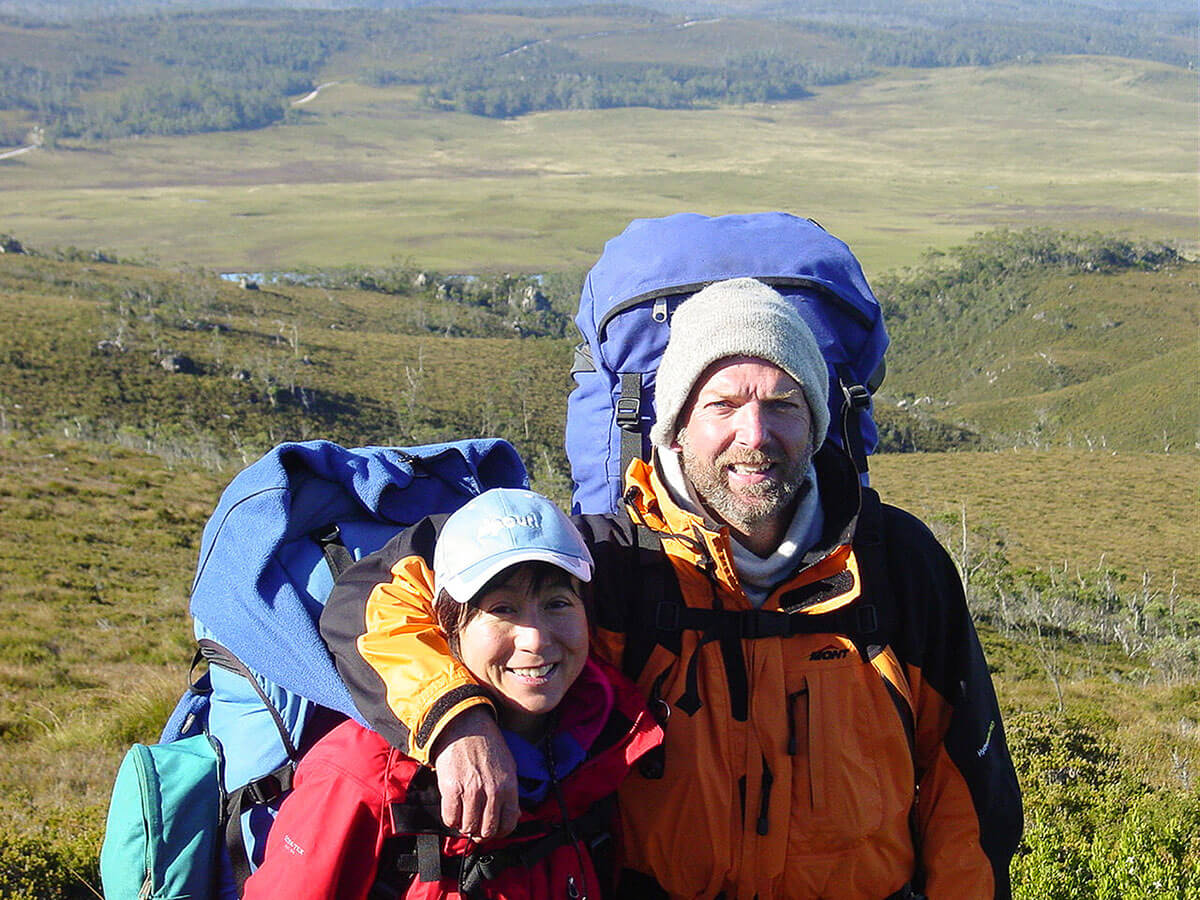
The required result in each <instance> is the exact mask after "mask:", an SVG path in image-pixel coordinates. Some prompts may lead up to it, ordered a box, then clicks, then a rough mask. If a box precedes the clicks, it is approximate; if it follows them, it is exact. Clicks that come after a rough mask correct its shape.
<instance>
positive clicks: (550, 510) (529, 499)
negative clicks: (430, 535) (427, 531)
mask: <svg viewBox="0 0 1200 900" xmlns="http://www.w3.org/2000/svg"><path fill="white" fill-rule="evenodd" d="M523 562H546V563H550V564H551V565H554V566H558V567H559V568H560V569H563V570H564V571H566V572H569V573H570V574H572V575H574V576H575V577H576V578H578V579H579V580H580V581H590V580H591V578H592V554H591V553H590V552H589V551H588V548H587V545H586V544H585V543H584V542H583V538H582V537H581V536H580V534H579V531H578V530H577V529H576V528H575V526H574V525H572V524H571V520H570V519H568V518H567V516H566V514H565V513H563V511H562V510H561V509H559V508H558V507H557V506H555V505H554V504H553V503H551V502H550V501H549V500H548V499H546V498H545V497H543V496H542V495H541V494H537V493H534V492H533V491H524V490H519V489H517V488H493V489H492V490H490V491H484V492H483V493H482V494H480V495H479V496H477V497H474V498H472V499H471V500H470V501H468V502H467V503H466V504H465V505H463V506H462V507H461V508H459V510H458V511H457V512H455V513H453V514H452V515H451V516H450V518H448V519H446V521H445V523H444V524H443V525H442V530H441V533H440V534H439V535H438V540H437V546H436V547H435V548H434V551H433V582H434V590H435V592H436V594H440V593H441V592H442V591H443V590H444V591H446V592H447V593H449V594H450V596H451V597H453V598H454V599H455V600H457V601H458V602H459V603H466V602H468V601H470V600H471V599H472V598H473V597H474V596H475V595H476V594H478V593H479V591H480V590H482V588H483V586H484V585H485V584H487V583H488V581H490V580H491V579H492V578H494V577H495V576H496V575H497V574H499V573H500V572H501V571H502V570H504V569H507V568H509V567H510V566H515V565H517V564H518V563H523Z"/></svg>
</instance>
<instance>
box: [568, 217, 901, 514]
mask: <svg viewBox="0 0 1200 900" xmlns="http://www.w3.org/2000/svg"><path fill="white" fill-rule="evenodd" d="M744 276H748V277H752V278H757V279H759V280H760V281H763V282H765V283H767V284H769V285H771V286H772V287H774V288H775V289H776V290H777V291H779V292H780V293H781V294H783V295H784V296H785V297H789V298H791V299H792V300H793V301H794V302H795V303H796V306H797V308H798V309H799V311H800V314H801V315H802V316H803V317H804V320H805V321H806V322H807V323H808V325H809V326H810V327H811V328H812V330H813V334H815V335H816V338H817V342H818V343H819V344H820V345H821V350H822V352H823V353H824V355H825V361H826V363H827V364H828V366H829V374H830V379H829V386H830V392H829V408H830V411H831V413H832V421H833V422H834V423H839V424H840V425H841V427H840V428H838V427H833V428H831V429H830V436H831V437H832V438H833V439H834V440H835V441H837V442H838V443H840V444H842V446H844V447H845V448H846V449H847V450H848V451H849V452H850V453H851V455H852V456H853V457H854V458H855V461H856V463H857V464H858V467H859V471H860V473H861V477H862V479H863V482H864V483H866V479H867V463H866V456H867V454H869V453H871V452H872V451H873V450H874V449H875V446H876V443H877V441H878V433H877V431H876V428H875V423H874V420H873V419H872V418H871V394H872V393H873V392H874V391H875V389H876V388H878V386H879V384H880V382H882V380H883V355H884V351H885V350H886V349H887V344H888V338H887V333H886V331H885V330H884V326H883V315H882V312H881V310H880V308H879V302H878V301H877V300H876V299H875V296H874V294H872V293H871V288H870V287H869V286H868V285H867V280H866V278H865V277H864V275H863V271H862V267H861V266H860V265H859V263H858V260H857V259H855V258H854V255H853V254H852V253H851V252H850V249H849V248H848V247H847V246H846V245H845V244H844V243H842V242H841V241H840V240H838V239H837V238H835V237H833V235H831V234H829V233H828V232H826V231H825V230H824V229H823V228H821V226H820V225H818V224H816V223H815V222H813V221H812V220H811V219H802V218H798V217H796V216H792V215H788V214H787V213H782V212H767V213H756V214H752V215H743V216H717V217H714V218H709V217H707V216H701V215H696V214H693V213H680V214H678V215H673V216H667V217H666V218H663V219H636V220H634V221H633V222H632V223H630V225H629V227H628V228H626V229H625V231H623V232H622V233H621V234H619V235H618V236H617V237H615V238H613V239H612V240H610V241H609V242H608V243H607V244H606V245H605V247H604V253H603V254H602V255H601V256H600V259H599V260H598V261H597V262H596V264H595V266H593V267H592V270H591V272H589V273H588V277H587V280H586V281H585V282H584V285H583V293H582V295H581V296H580V299H579V313H578V315H577V316H576V319H575V323H576V325H578V327H579V330H580V332H581V333H582V335H583V342H582V343H580V345H579V346H578V347H577V348H576V354H575V363H574V365H573V366H572V370H571V374H572V375H573V376H574V378H575V385H576V386H575V389H574V390H573V391H572V392H571V396H570V398H569V399H568V401H567V438H566V443H567V457H568V459H569V460H570V462H571V474H572V477H573V479H574V481H575V494H574V509H575V511H576V512H583V513H607V512H614V511H616V510H618V509H620V508H621V480H622V477H623V476H624V473H625V469H626V468H627V467H628V465H629V463H630V461H631V460H632V459H633V458H634V457H635V456H640V457H641V458H643V459H649V454H650V443H649V433H650V426H651V425H653V424H654V381H655V372H656V370H657V369H658V361H659V359H660V358H661V357H662V352H663V349H664V348H665V347H666V344H667V336H668V334H669V332H670V323H671V314H672V312H673V311H674V309H675V308H676V307H677V306H678V305H679V304H680V303H682V302H683V301H684V300H686V299H687V298H688V297H690V296H691V295H692V294H694V293H695V292H696V291H698V290H700V289H701V288H703V287H705V286H706V285H709V284H712V283H713V282H714V281H723V280H724V279H727V278H737V277H744Z"/></svg>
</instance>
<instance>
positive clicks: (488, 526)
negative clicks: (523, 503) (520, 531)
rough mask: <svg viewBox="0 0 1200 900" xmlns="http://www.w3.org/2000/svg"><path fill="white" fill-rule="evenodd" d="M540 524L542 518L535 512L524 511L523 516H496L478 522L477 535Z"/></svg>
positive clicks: (485, 535)
mask: <svg viewBox="0 0 1200 900" xmlns="http://www.w3.org/2000/svg"><path fill="white" fill-rule="evenodd" d="M541 524H542V520H541V518H540V517H539V516H538V515H537V513H526V514H525V515H523V516H498V517H497V518H495V519H488V520H487V521H486V522H482V523H481V524H480V526H479V536H480V537H481V538H485V537H491V536H492V535H495V534H499V533H500V531H501V530H502V529H506V528H510V529H511V528H538V527H540V526H541Z"/></svg>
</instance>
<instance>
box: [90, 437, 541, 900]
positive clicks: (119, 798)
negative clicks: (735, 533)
mask: <svg viewBox="0 0 1200 900" xmlns="http://www.w3.org/2000/svg"><path fill="white" fill-rule="evenodd" d="M527 486H528V477H527V475H526V472H525V467H524V465H523V464H522V463H521V460H520V457H519V456H518V455H517V453H516V451H515V450H514V449H513V448H512V446H511V445H509V444H508V443H506V442H505V441H502V440H472V441H459V442H454V443H448V444H438V445H433V446H426V447H417V448H412V449H401V448H388V447H367V448H362V449H346V448H344V447H340V446H338V445H336V444H332V443H329V442H326V441H311V442H305V443H289V444H281V445H280V446H278V447H276V448H274V449H273V450H271V451H270V452H269V453H267V454H266V455H265V456H264V457H263V458H262V459H260V460H258V461H257V462H255V463H254V464H252V465H251V466H249V467H247V468H246V469H244V470H243V471H242V472H240V473H239V474H238V475H237V476H236V477H235V478H234V479H233V481H232V482H231V483H230V485H229V487H228V488H226V490H225V491H224V493H223V494H222V496H221V499H220V502H219V503H218V505H217V508H216V511H215V512H214V513H213V515H212V516H211V517H210V518H209V520H208V523H207V524H206V526H205V528H204V536H203V539H202V542H201V546H200V560H199V564H198V566H197V569H196V578H195V580H194V582H193V584H192V594H191V612H192V615H193V617H194V619H195V631H196V636H197V639H198V644H199V648H200V649H199V650H198V651H197V657H196V659H195V660H194V661H193V669H194V668H195V665H196V663H197V662H199V661H200V659H205V660H207V662H208V663H209V666H208V671H207V672H205V673H204V674H203V675H202V676H201V677H199V678H198V679H195V680H194V681H193V683H192V685H191V687H190V688H189V689H188V690H187V692H186V693H185V694H184V695H183V697H182V698H181V699H180V701H179V703H178V704H177V706H176V708H175V711H174V712H173V713H172V715H171V717H170V719H169V720H168V722H167V724H166V727H165V728H164V730H163V734H162V736H161V738H160V741H159V743H158V744H155V745H150V746H146V745H136V746H135V747H134V748H133V749H131V750H130V752H129V754H128V755H127V756H126V759H125V761H124V762H123V763H122V767H121V770H120V772H119V773H118V777H117V781H116V784H115V786H114V790H113V798H112V803H111V804H110V806H109V816H108V828H107V830H106V833H105V840H104V846H103V848H102V851H101V879H102V881H103V884H104V890H105V896H106V897H108V898H109V900H124V898H135V897H137V898H141V897H147V898H163V900H165V898H183V897H187V898H189V900H205V898H208V897H234V896H237V895H238V894H239V893H240V887H241V884H242V883H244V881H245V879H246V878H248V877H249V875H250V872H251V871H252V870H253V868H255V867H256V866H257V864H258V863H259V862H261V855H262V851H263V849H264V847H265V844H266V835H267V831H268V830H269V828H270V826H271V823H272V822H273V821H274V816H275V812H276V811H277V810H278V808H279V804H280V803H281V802H282V800H283V798H284V796H286V795H287V793H288V792H289V790H290V788H291V777H292V773H293V771H294V770H295V767H296V763H297V762H298V761H299V759H300V757H301V755H302V754H303V752H304V751H305V750H306V749H307V747H308V746H310V745H311V744H312V743H313V742H314V741H315V740H316V739H318V738H319V737H320V736H321V735H322V734H324V732H325V731H326V730H328V728H329V727H331V725H332V724H334V723H336V722H337V721H340V720H342V719H344V718H345V717H352V718H355V719H358V720H359V721H360V722H361V721H362V718H361V716H360V715H359V714H358V712H357V710H356V709H355V708H354V704H353V703H352V701H351V699H350V695H349V693H348V691H347V690H346V687H345V685H343V684H342V681H341V678H340V677H339V676H338V673H337V670H336V668H335V666H334V662H333V659H332V657H331V656H330V654H329V651H328V649H327V648H326V647H325V644H324V642H323V641H322V639H321V636H320V632H319V630H318V625H317V622H318V619H319V617H320V614H321V610H322V609H323V608H324V604H325V599H326V597H327V596H328V594H329V591H330V589H331V588H332V587H333V582H334V579H335V577H336V575H337V574H338V573H339V572H340V571H341V570H342V569H344V568H345V567H346V566H348V565H350V564H351V563H352V562H354V561H355V560H357V559H361V558H362V557H363V556H365V555H366V554H368V553H371V552H373V551H374V550H377V549H378V548H379V547H381V546H382V545H383V544H384V543H386V542H387V540H388V539H389V538H391V537H392V536H393V535H394V534H396V533H397V532H398V531H400V530H401V529H402V528H403V527H404V526H406V525H410V524H412V523H414V522H416V521H418V520H419V519H421V518H423V517H424V516H426V515H431V514H433V513H441V512H451V511H453V510H454V509H457V508H458V507H459V506H461V505H462V504H463V503H465V502H466V501H467V500H469V499H470V498H471V497H473V496H475V495H476V494H478V493H480V492H481V491H484V490H487V489H488V488H492V487H527Z"/></svg>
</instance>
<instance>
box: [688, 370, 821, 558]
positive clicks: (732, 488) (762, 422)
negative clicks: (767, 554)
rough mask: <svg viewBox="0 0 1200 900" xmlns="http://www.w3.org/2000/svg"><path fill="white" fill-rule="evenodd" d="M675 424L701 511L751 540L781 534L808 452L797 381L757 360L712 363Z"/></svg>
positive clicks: (807, 421)
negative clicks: (699, 501) (700, 504)
mask: <svg viewBox="0 0 1200 900" xmlns="http://www.w3.org/2000/svg"><path fill="white" fill-rule="evenodd" d="M680 421H681V423H682V424H681V426H680V428H679V433H678V435H677V437H676V439H675V445H674V447H675V449H677V450H679V452H680V462H681V463H682V466H683V472H684V474H685V475H686V476H687V478H688V480H689V481H690V482H691V484H692V487H694V488H695V490H696V493H697V494H698V495H699V497H700V499H701V500H702V501H703V503H704V505H705V507H706V508H707V509H708V511H709V512H710V513H712V514H713V515H714V516H715V517H716V518H718V519H719V520H721V521H723V522H724V523H725V524H727V525H729V526H730V527H731V528H733V529H734V530H735V531H737V532H740V533H741V534H743V535H749V536H751V537H755V536H758V537H771V538H774V537H775V536H776V533H777V532H779V529H780V528H783V529H784V530H786V527H787V524H788V522H790V520H791V516H792V511H793V506H792V504H793V501H794V500H795V499H796V495H797V492H798V491H799V489H800V486H801V484H802V483H803V481H804V475H805V473H806V472H807V470H808V464H809V460H810V459H811V458H812V453H813V450H814V449H815V448H813V447H812V427H813V423H812V414H811V412H810V411H809V408H808V403H807V402H806V401H805V399H804V392H803V390H802V389H801V387H800V385H799V384H798V383H797V382H796V380H795V379H794V378H792V376H790V375H788V374H787V373H786V372H784V371H783V370H782V369H780V368H779V367H778V366H775V365H772V364H771V363H768V362H766V361H764V360H761V359H756V358H753V357H746V356H735V357H730V358H728V359H722V360H719V361H717V362H716V363H713V365H711V366H710V367H709V368H708V369H707V370H705V372H704V374H703V375H701V376H700V378H699V380H698V381H697V382H696V386H695V387H694V388H693V389H692V394H691V397H690V398H689V400H688V404H687V405H686V406H685V407H684V410H683V414H682V415H681V417H680ZM764 532H766V534H764ZM756 533H757V535H756ZM778 537H780V538H782V533H781V532H780V533H778Z"/></svg>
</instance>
